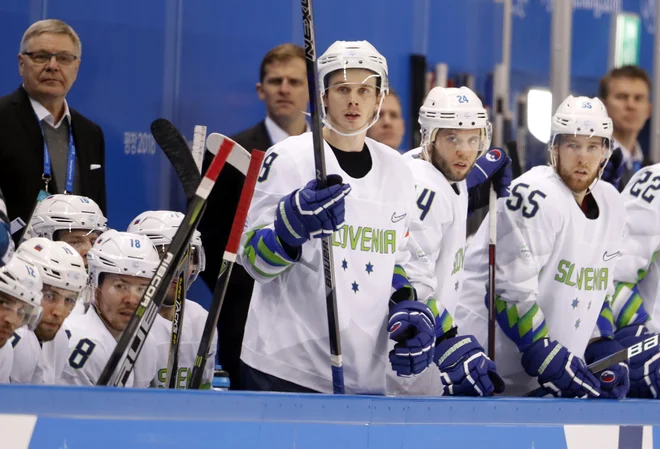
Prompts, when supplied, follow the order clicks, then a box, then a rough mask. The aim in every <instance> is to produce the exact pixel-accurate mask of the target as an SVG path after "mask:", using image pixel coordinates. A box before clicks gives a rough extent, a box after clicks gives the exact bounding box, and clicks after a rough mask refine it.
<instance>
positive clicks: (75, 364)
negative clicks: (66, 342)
mask: <svg viewBox="0 0 660 449" xmlns="http://www.w3.org/2000/svg"><path fill="white" fill-rule="evenodd" d="M94 348H96V345H95V344H94V342H93V341H91V340H89V339H87V338H83V339H82V340H80V341H79V342H78V344H77V345H76V349H74V350H73V351H72V352H71V356H70V357H69V365H70V366H71V368H75V369H80V368H82V367H83V366H84V365H85V363H86V362H87V359H89V356H90V355H92V352H94Z"/></svg>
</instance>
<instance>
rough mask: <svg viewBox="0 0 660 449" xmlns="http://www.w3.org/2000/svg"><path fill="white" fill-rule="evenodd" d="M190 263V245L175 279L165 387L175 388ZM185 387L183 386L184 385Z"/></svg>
mask: <svg viewBox="0 0 660 449" xmlns="http://www.w3.org/2000/svg"><path fill="white" fill-rule="evenodd" d="M189 263H190V247H188V251H187V252H186V254H185V255H184V257H183V263H182V264H181V265H182V266H181V268H180V270H179V274H178V276H177V280H176V290H175V295H174V304H173V305H172V307H174V316H173V317H172V332H171V334H170V349H169V354H168V356H167V368H166V369H167V370H166V374H165V385H166V387H167V388H176V387H177V379H178V371H179V345H180V343H181V335H182V333H183V317H184V312H185V306H186V292H187V291H188V264H189ZM184 388H185V387H184Z"/></svg>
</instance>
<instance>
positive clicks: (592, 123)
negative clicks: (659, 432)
mask: <svg viewBox="0 0 660 449" xmlns="http://www.w3.org/2000/svg"><path fill="white" fill-rule="evenodd" d="M551 126H552V139H551V141H550V144H549V151H550V157H551V161H552V166H545V167H535V168H533V169H531V170H529V171H528V172H527V173H525V174H523V175H522V176H520V177H519V178H517V179H516V180H515V181H514V182H513V184H512V188H511V196H510V197H509V198H508V199H506V200H500V201H499V202H498V205H497V206H498V207H497V259H496V275H495V292H496V298H495V309H496V310H495V312H496V317H497V323H498V324H499V326H497V330H496V334H495V344H496V350H495V359H496V361H497V368H498V373H499V374H500V375H501V376H502V377H503V378H504V380H505V382H506V393H507V394H511V395H520V394H523V393H526V392H527V391H529V390H532V389H534V388H535V387H536V386H538V384H537V381H538V383H540V384H541V385H542V386H543V387H545V388H546V389H547V390H548V392H549V393H551V394H553V395H555V396H562V397H585V396H588V397H615V398H620V397H623V396H624V395H625V394H626V392H627V390H628V387H629V382H628V367H627V366H626V365H625V364H621V365H618V366H616V367H615V368H614V369H612V370H608V371H605V372H604V373H602V375H600V376H598V375H597V376H594V375H593V374H592V373H591V372H590V371H589V370H588V369H587V366H586V363H585V360H586V362H587V363H591V362H593V361H596V360H599V359H601V358H603V357H604V356H606V355H609V353H611V352H615V351H616V350H617V349H619V348H620V345H618V344H617V343H616V342H615V341H614V340H612V338H611V337H612V328H611V326H609V328H608V326H607V324H608V323H607V321H608V320H607V319H606V317H607V315H608V313H610V311H609V310H608V308H607V306H608V301H607V300H606V297H607V295H608V293H611V292H613V289H612V288H613V278H612V275H613V270H614V263H615V261H614V259H615V257H616V255H617V253H618V251H619V248H620V246H621V238H622V232H623V226H624V217H623V214H621V210H622V209H623V201H622V199H621V198H620V196H619V194H618V192H617V191H616V189H615V188H614V187H613V186H612V185H611V184H608V183H606V182H598V181H599V177H600V174H601V171H602V169H603V167H605V164H606V163H607V160H608V157H609V155H610V153H611V145H610V142H611V138H612V121H611V120H610V118H609V117H608V116H607V112H606V110H605V107H604V106H603V104H602V103H601V101H600V100H598V99H597V98H593V99H590V98H586V97H577V98H575V97H573V96H569V97H568V98H566V99H565V100H564V101H563V102H562V103H561V105H560V106H559V107H558V109H557V111H556V113H555V115H554V116H553V117H552V124H551ZM487 278H488V218H486V219H485V220H484V222H483V223H482V225H481V227H480V228H479V230H478V232H477V233H476V235H475V237H474V239H473V240H472V241H471V242H470V245H469V246H468V249H467V254H466V257H465V278H464V283H463V295H462V296H461V299H460V300H459V303H458V304H457V307H456V315H455V320H456V322H457V325H458V328H459V329H460V330H461V332H465V333H468V334H472V335H475V336H476V337H477V339H478V340H479V341H480V342H481V343H482V344H483V345H485V344H486V341H487V335H486V334H487V328H488V321H487V315H488V314H487V308H486V306H485V302H486V301H487V299H485V298H484V296H485V293H486V289H487V287H486V284H487ZM601 309H602V310H603V313H602V317H601V314H600V312H601ZM597 321H598V324H599V326H598V327H597V326H596V324H597ZM592 334H593V337H595V339H594V340H592ZM600 337H603V338H600Z"/></svg>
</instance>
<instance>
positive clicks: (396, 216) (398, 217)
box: [392, 212, 407, 223]
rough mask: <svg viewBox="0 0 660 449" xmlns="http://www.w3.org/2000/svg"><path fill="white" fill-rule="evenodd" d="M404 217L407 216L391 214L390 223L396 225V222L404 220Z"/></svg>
mask: <svg viewBox="0 0 660 449" xmlns="http://www.w3.org/2000/svg"><path fill="white" fill-rule="evenodd" d="M406 215H407V214H403V215H397V214H396V212H394V213H393V214H392V223H396V222H397V221H401V220H403V219H404V218H406Z"/></svg>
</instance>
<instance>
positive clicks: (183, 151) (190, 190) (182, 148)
mask: <svg viewBox="0 0 660 449" xmlns="http://www.w3.org/2000/svg"><path fill="white" fill-rule="evenodd" d="M151 134H152V135H153V136H154V139H155V140H156V143H157V144H158V146H160V148H161V149H162V150H163V153H165V156H166V157H167V159H169V161H170V163H171V164H172V166H173V167H174V170H175V171H176V174H177V176H178V177H179V180H180V181H181V184H182V185H183V191H184V193H185V194H186V199H187V200H188V202H190V200H191V199H192V198H193V196H194V195H195V191H196V190H197V187H198V186H199V183H200V181H201V180H202V177H201V175H200V173H199V170H198V169H197V164H196V163H195V159H194V158H193V155H192V153H191V151H190V148H188V143H187V142H186V139H185V138H184V137H183V136H182V135H181V133H180V132H179V130H178V129H176V127H175V126H174V125H173V124H172V123H171V122H170V121H169V120H166V119H164V118H159V119H156V120H154V122H153V123H152V124H151Z"/></svg>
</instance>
